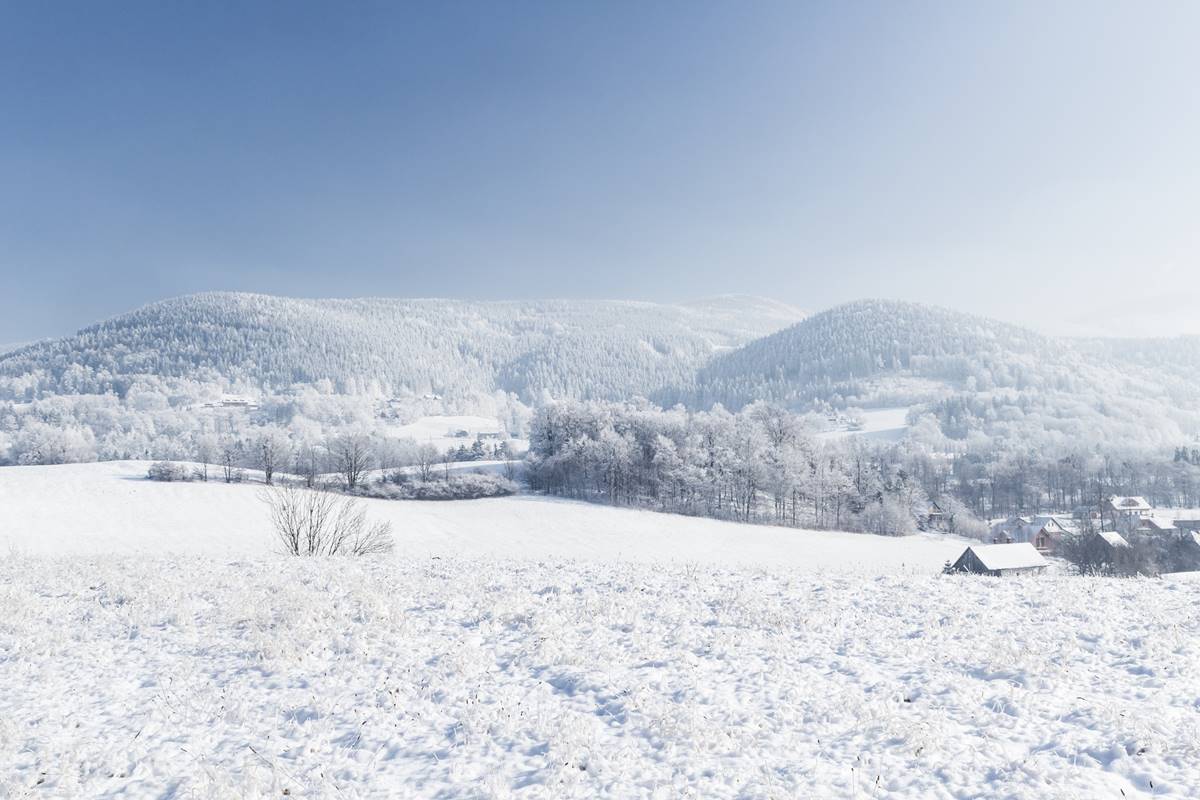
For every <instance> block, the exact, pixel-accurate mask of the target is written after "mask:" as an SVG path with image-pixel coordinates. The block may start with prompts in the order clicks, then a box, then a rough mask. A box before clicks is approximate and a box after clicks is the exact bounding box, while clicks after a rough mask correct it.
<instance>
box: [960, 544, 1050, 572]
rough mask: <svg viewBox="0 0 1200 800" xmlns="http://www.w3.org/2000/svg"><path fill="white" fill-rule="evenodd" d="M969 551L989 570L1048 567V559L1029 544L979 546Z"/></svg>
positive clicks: (973, 546) (969, 548)
mask: <svg viewBox="0 0 1200 800" xmlns="http://www.w3.org/2000/svg"><path fill="white" fill-rule="evenodd" d="M967 550H969V551H971V552H973V553H974V554H975V557H976V558H978V559H979V563H981V564H983V566H984V567H985V568H986V569H989V570H999V569H1028V568H1030V567H1044V566H1046V559H1044V558H1042V554H1041V553H1039V552H1038V551H1037V550H1036V549H1034V546H1033V545H1031V544H1029V542H1018V543H1016V544H977V545H972V546H971V547H968V548H967ZM964 555H965V553H964ZM960 557H961V556H960Z"/></svg>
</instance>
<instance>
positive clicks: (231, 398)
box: [200, 394, 258, 411]
mask: <svg viewBox="0 0 1200 800" xmlns="http://www.w3.org/2000/svg"><path fill="white" fill-rule="evenodd" d="M200 407H201V408H231V409H236V410H240V411H257V410H258V403H257V402H255V401H254V400H253V399H251V398H249V397H245V396H243V395H238V394H225V395H221V399H220V400H217V401H215V402H212V403H204V404H203V405H201V406H200Z"/></svg>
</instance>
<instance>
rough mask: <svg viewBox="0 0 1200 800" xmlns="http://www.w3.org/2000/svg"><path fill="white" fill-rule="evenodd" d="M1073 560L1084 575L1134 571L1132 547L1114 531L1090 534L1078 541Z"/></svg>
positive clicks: (1126, 573)
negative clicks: (1078, 546) (1078, 544)
mask: <svg viewBox="0 0 1200 800" xmlns="http://www.w3.org/2000/svg"><path fill="white" fill-rule="evenodd" d="M1075 560H1076V566H1078V567H1079V571H1080V572H1082V573H1083V574H1084V575H1118V574H1120V575H1131V574H1133V573H1134V572H1136V567H1135V565H1134V554H1133V549H1132V548H1131V547H1130V546H1129V542H1128V541H1126V539H1125V537H1124V536H1122V535H1121V534H1119V533H1117V532H1116V531H1099V532H1097V533H1093V534H1090V535H1089V536H1088V537H1087V538H1085V539H1084V540H1083V541H1082V542H1081V543H1080V549H1079V552H1078V553H1077V555H1076V559H1075Z"/></svg>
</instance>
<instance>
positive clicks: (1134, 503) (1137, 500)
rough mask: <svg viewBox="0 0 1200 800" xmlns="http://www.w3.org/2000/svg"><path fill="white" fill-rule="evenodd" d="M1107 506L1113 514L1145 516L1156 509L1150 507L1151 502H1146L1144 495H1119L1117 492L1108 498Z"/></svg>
mask: <svg viewBox="0 0 1200 800" xmlns="http://www.w3.org/2000/svg"><path fill="white" fill-rule="evenodd" d="M1105 508H1106V509H1107V510H1108V511H1110V512H1112V513H1113V514H1124V515H1132V516H1137V517H1145V516H1148V515H1150V514H1152V513H1153V512H1154V509H1153V508H1151V507H1150V504H1149V503H1148V502H1146V498H1144V497H1118V496H1117V495H1115V494H1114V495H1113V496H1112V497H1110V498H1108V500H1107V501H1106V503H1105Z"/></svg>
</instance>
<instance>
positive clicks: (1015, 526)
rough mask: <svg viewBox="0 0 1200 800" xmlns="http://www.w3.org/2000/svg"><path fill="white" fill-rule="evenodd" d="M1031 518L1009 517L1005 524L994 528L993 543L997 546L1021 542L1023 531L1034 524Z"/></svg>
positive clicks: (1002, 523) (999, 523)
mask: <svg viewBox="0 0 1200 800" xmlns="http://www.w3.org/2000/svg"><path fill="white" fill-rule="evenodd" d="M1032 522H1033V520H1032V519H1030V518H1029V517H1009V518H1008V519H1006V520H1004V521H1003V522H997V523H996V524H995V525H993V526H992V542H994V543H995V544H1011V543H1013V542H1016V541H1020V539H1019V538H1018V537H1020V535H1021V530H1022V529H1023V528H1024V527H1025V526H1027V525H1029V524H1030V523H1032Z"/></svg>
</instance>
